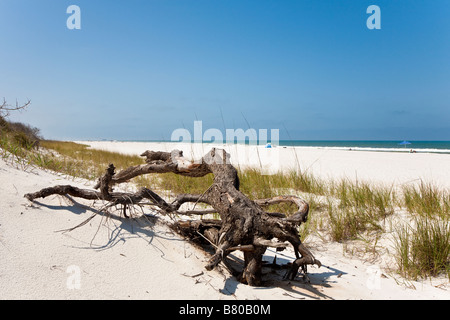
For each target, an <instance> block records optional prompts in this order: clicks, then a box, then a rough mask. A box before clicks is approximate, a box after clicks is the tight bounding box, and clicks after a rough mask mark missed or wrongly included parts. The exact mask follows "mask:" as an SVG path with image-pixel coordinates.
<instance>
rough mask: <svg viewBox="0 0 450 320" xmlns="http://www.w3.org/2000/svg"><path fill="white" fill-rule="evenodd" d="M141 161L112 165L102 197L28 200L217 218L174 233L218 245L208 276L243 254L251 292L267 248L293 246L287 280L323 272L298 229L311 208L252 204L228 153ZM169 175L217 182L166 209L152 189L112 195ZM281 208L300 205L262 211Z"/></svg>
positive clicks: (63, 189)
mask: <svg viewBox="0 0 450 320" xmlns="http://www.w3.org/2000/svg"><path fill="white" fill-rule="evenodd" d="M142 156H145V157H147V160H146V164H142V165H137V166H132V167H129V168H127V169H125V170H122V171H120V172H119V173H117V174H116V173H115V168H114V166H113V165H112V164H111V165H110V166H109V167H108V168H107V170H106V172H105V174H104V175H103V176H102V177H101V178H100V179H99V180H98V183H97V185H96V186H95V189H98V191H95V190H86V189H79V188H76V187H73V186H70V185H64V186H55V187H50V188H45V189H42V190H40V191H38V192H35V193H29V194H26V195H25V198H27V199H28V200H30V201H33V200H34V199H37V198H45V197H47V196H49V195H53V194H58V195H71V196H74V197H79V198H84V199H89V200H97V199H99V200H105V201H108V202H110V203H111V204H113V205H114V204H122V205H124V208H125V207H126V205H136V204H139V203H141V202H142V201H144V200H145V201H147V202H148V201H150V203H151V204H152V205H154V206H155V207H156V208H158V209H159V212H160V213H161V214H171V213H181V214H187V215H189V214H195V215H198V214H204V213H211V212H217V213H218V214H219V215H220V220H189V221H178V222H176V223H175V229H177V230H178V231H179V232H180V233H182V234H184V235H185V236H187V237H189V238H191V239H192V238H195V237H198V236H199V235H200V236H201V237H203V238H205V239H207V240H208V241H209V242H210V243H211V244H213V245H214V247H215V253H214V254H213V255H212V257H211V258H210V259H209V261H208V264H207V265H206V266H205V267H206V269H207V270H212V269H213V268H214V267H216V266H217V265H218V264H219V263H220V262H221V261H224V259H225V258H226V256H227V255H228V254H229V253H230V252H232V251H234V250H241V251H242V252H243V254H244V268H243V271H242V273H241V275H240V281H241V282H243V283H247V284H249V285H251V286H258V285H261V283H262V279H261V278H262V272H261V270H262V257H263V254H264V252H265V251H266V249H267V247H275V248H278V249H283V248H285V247H286V246H287V245H288V244H287V243H289V244H291V245H292V246H293V248H294V252H295V255H296V260H295V261H294V262H293V263H292V267H291V269H290V270H289V271H288V272H287V274H286V276H285V278H288V279H294V278H295V277H296V275H297V273H298V270H299V268H302V270H303V272H305V273H306V266H307V265H308V264H316V265H318V266H319V267H320V266H321V263H320V261H319V260H316V259H315V258H314V256H313V255H312V253H311V252H310V251H309V250H308V249H307V248H306V247H305V246H304V245H303V243H302V242H301V240H300V237H299V235H298V231H297V227H298V226H299V225H300V224H301V223H302V222H305V221H306V219H307V217H308V211H309V206H308V204H307V203H306V202H305V201H304V200H302V199H301V198H299V197H296V196H277V197H274V198H270V199H261V200H254V201H252V200H250V199H249V198H248V197H247V196H245V195H244V194H243V193H242V192H240V191H239V177H238V174H237V170H236V169H235V168H234V167H233V166H232V165H231V164H230V163H229V154H227V153H226V152H225V151H224V150H221V149H215V148H213V149H212V150H211V151H210V152H208V153H207V154H206V155H205V156H204V157H203V158H202V159H200V161H195V162H193V161H189V160H187V159H186V158H184V157H183V155H182V152H180V151H178V150H174V151H172V152H171V153H168V152H154V151H146V152H144V153H143V154H142ZM167 172H173V173H175V174H180V175H184V176H189V177H201V176H204V175H206V174H209V173H212V174H213V175H214V182H213V184H212V185H211V187H210V188H208V190H206V191H205V192H204V193H203V194H202V195H193V194H181V195H179V196H178V197H177V198H176V199H175V200H174V201H173V202H172V203H167V202H166V201H165V200H164V199H162V198H161V197H160V196H159V195H157V194H156V193H155V192H153V191H151V190H150V189H148V188H142V189H141V190H139V191H138V192H136V193H124V192H113V191H111V190H112V188H113V186H114V185H115V184H119V183H122V182H126V181H128V180H130V179H132V178H134V177H137V176H139V175H142V174H149V173H167ZM186 202H192V203H199V202H200V203H205V204H207V205H209V206H211V207H212V208H213V209H208V210H191V211H180V210H179V209H180V207H181V205H182V204H183V203H186ZM281 202H291V203H294V204H296V205H297V207H298V211H297V212H296V213H294V214H293V215H291V216H290V217H286V215H284V214H283V213H269V212H266V211H264V210H263V207H265V206H268V205H271V204H275V203H281ZM274 239H276V241H275V240H274ZM286 242H287V243H286Z"/></svg>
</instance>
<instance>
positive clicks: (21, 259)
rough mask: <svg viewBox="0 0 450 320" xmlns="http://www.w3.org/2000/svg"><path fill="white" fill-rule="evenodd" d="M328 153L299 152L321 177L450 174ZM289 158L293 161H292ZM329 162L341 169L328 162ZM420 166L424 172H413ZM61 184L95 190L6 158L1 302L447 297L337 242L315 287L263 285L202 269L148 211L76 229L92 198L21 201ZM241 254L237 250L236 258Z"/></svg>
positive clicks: (317, 248)
mask: <svg viewBox="0 0 450 320" xmlns="http://www.w3.org/2000/svg"><path fill="white" fill-rule="evenodd" d="M92 146H93V147H102V148H107V149H109V150H113V151H122V152H127V153H141V152H142V151H144V150H145V149H152V148H153V149H155V150H156V149H157V150H162V151H164V148H163V145H161V144H158V145H155V144H145V143H106V142H101V143H92ZM125 146H126V147H125ZM156 147H157V148H156ZM166 147H167V149H165V150H171V149H172V148H173V145H167V146H166ZM184 147H186V148H187V149H186V150H184V151H185V154H186V155H188V154H189V152H193V153H194V155H195V152H199V153H201V154H202V153H203V152H204V151H207V150H209V147H208V149H207V150H193V149H192V148H191V149H190V147H189V146H182V145H177V148H179V149H182V148H184ZM232 148H233V147H232ZM272 151H273V150H272ZM281 151H282V152H281V160H282V162H283V165H284V164H285V162H287V160H286V159H294V158H295V157H294V156H293V157H292V158H288V157H289V155H288V153H289V152H292V150H285V151H286V153H284V151H283V150H281ZM347 154H348V156H347ZM241 155H242V154H241ZM330 155H331V153H329V152H326V151H323V150H309V151H303V152H299V154H298V156H299V157H300V158H299V161H300V162H299V163H300V166H301V167H303V168H305V167H308V165H309V169H310V170H314V172H315V173H318V174H321V175H323V176H324V177H325V176H327V175H330V174H333V175H335V174H336V173H337V170H336V168H338V167H339V166H343V165H344V164H345V166H346V167H347V166H349V163H355V165H354V166H353V167H351V169H349V170H348V171H346V170H344V169H342V170H341V171H340V174H343V175H346V174H348V175H350V174H351V172H352V171H354V170H357V172H358V179H360V178H361V179H362V178H368V179H372V178H378V179H380V181H383V182H391V181H393V182H395V183H402V182H404V181H407V180H408V179H417V178H420V177H421V176H420V175H421V174H423V175H424V177H425V176H426V177H427V178H432V179H433V181H436V180H438V181H439V182H441V179H435V178H439V177H441V176H439V175H438V172H439V171H441V172H443V176H444V177H445V175H448V174H449V173H450V170H448V169H447V170H445V168H446V167H445V166H447V168H448V165H449V164H448V161H447V162H446V163H445V161H444V160H445V159H444V158H443V157H437V156H435V155H431V156H429V157H428V158H427V160H425V159H422V158H421V157H422V155H418V154H414V155H410V154H402V155H397V154H393V155H392V154H390V155H389V156H391V160H389V161H387V160H385V161H384V165H385V166H386V165H387V164H389V163H396V162H397V161H400V160H401V159H403V161H405V160H404V159H415V160H411V163H414V165H411V167H410V168H409V169H408V170H405V171H404V172H403V174H402V175H397V176H395V177H392V176H389V175H388V171H389V170H393V171H395V170H394V169H395V168H394V167H392V168H386V167H385V168H384V169H383V170H381V166H382V165H381V164H380V161H381V160H377V157H382V156H383V155H382V154H375V155H371V156H370V158H368V159H366V160H367V162H366V163H365V164H363V163H361V162H360V161H361V160H351V159H352V157H358V156H362V155H364V153H351V152H347V153H344V152H342V153H340V152H339V153H335V154H334V155H333V156H332V157H331V159H329V158H327V157H329V156H330ZM419 156H420V157H419ZM403 157H404V158H403ZM414 157H416V158H414ZM444 157H445V156H444ZM369 159H371V160H369ZM253 160H254V159H253ZM349 161H354V162H349ZM370 161H371V162H370ZM438 163H439V165H438ZM290 164H291V165H296V161H292V162H291V163H290ZM328 164H333V165H335V167H333V168H329V167H328ZM357 165H359V166H357ZM365 166H368V167H370V168H371V169H373V170H380V173H378V174H375V173H373V172H372V171H373V170H369V169H368V168H365ZM377 166H379V167H377ZM392 166H394V165H392ZM414 166H417V167H414ZM436 166H437V167H436ZM417 168H419V169H420V170H421V171H419V172H418V171H416V170H417ZM438 169H439V170H438ZM383 172H384V175H383V174H382V173H383ZM372 174H373V176H372ZM435 175H436V176H435ZM388 176H389V179H387V177H388ZM385 178H386V179H385ZM446 178H447V183H448V181H449V180H450V179H448V177H446ZM444 180H445V179H444ZM443 183H444V184H445V181H443ZM56 184H72V185H76V186H78V187H84V188H92V186H93V184H94V183H93V182H89V181H84V180H81V179H75V180H74V179H71V178H68V177H64V176H61V175H58V174H54V173H51V172H46V171H43V170H40V169H38V168H33V169H30V168H29V169H28V170H27V171H23V170H20V169H18V168H14V167H13V166H11V165H10V164H7V163H5V161H3V160H0V194H1V197H0V208H1V213H0V257H1V259H0V299H157V300H168V299H177V300H180V299H195V300H210V299H214V300H215V299H230V300H235V299H237V300H245V299H252V300H253V299H286V300H289V299H448V298H449V297H450V295H449V292H448V291H447V290H446V287H445V283H448V280H446V279H445V278H444V279H440V280H439V279H438V280H436V281H434V282H430V281H428V280H427V281H423V282H408V284H409V285H408V287H406V286H404V285H401V284H399V280H398V279H395V278H396V276H395V275H392V274H390V273H388V272H386V271H385V270H384V269H383V268H382V267H380V266H378V265H376V264H373V263H369V262H364V261H360V260H358V259H357V258H355V257H349V256H348V255H345V254H343V249H342V245H341V244H338V243H330V244H327V245H323V244H322V245H320V244H318V245H314V244H313V245H312V250H313V251H314V254H315V256H316V258H318V259H319V260H321V261H322V263H323V264H324V265H326V267H324V266H322V267H321V268H317V267H310V268H309V272H310V278H311V284H305V283H303V282H302V281H301V278H299V277H298V280H294V281H286V280H282V276H283V272H282V271H280V272H278V273H276V274H268V275H267V276H266V279H267V286H265V287H263V288H254V287H249V286H246V285H243V284H240V283H238V282H237V281H236V280H235V279H234V278H233V277H231V276H230V275H229V274H228V273H226V271H223V272H219V271H218V270H214V271H207V270H205V268H204V266H205V264H206V261H207V259H208V256H207V255H206V254H204V253H203V252H202V251H200V250H198V249H197V248H196V247H194V246H192V245H191V244H189V243H187V242H185V241H184V240H182V239H181V238H180V237H179V236H177V235H176V234H173V232H171V231H170V229H168V228H167V227H166V226H165V225H164V224H162V223H159V222H154V221H149V220H148V219H146V218H140V219H135V220H124V219H119V218H118V217H117V216H111V217H109V218H108V219H106V217H104V216H101V215H96V216H95V218H93V219H92V220H91V221H90V222H89V223H88V224H86V225H84V226H83V227H80V228H77V229H76V230H74V231H71V232H66V233H62V232H56V231H58V230H62V229H67V228H71V227H74V226H76V225H78V224H79V223H81V222H83V221H85V220H86V219H87V218H89V217H90V216H91V215H93V214H95V213H98V212H97V211H96V210H95V209H91V208H89V207H91V206H92V205H93V203H92V202H89V201H83V200H80V199H75V201H74V202H71V201H70V200H68V199H66V198H63V197H57V196H55V197H49V198H46V199H41V200H40V201H38V202H34V203H30V202H29V201H28V200H26V199H25V198H23V195H24V194H25V193H28V192H34V191H37V190H39V189H41V188H44V187H48V186H51V185H56ZM94 207H95V208H97V210H98V209H99V208H100V207H101V203H96V204H95V205H94ZM274 255H275V252H273V251H268V252H267V257H266V259H267V260H268V261H272V259H273V256H274ZM239 258H240V257H239V256H238V255H236V259H239ZM277 260H278V262H282V261H284V262H288V261H292V260H294V258H293V253H292V252H291V251H289V250H288V251H283V252H282V253H278V254H277ZM400 283H401V280H400ZM443 283H444V285H443V286H440V285H441V284H443ZM412 287H414V288H415V289H412Z"/></svg>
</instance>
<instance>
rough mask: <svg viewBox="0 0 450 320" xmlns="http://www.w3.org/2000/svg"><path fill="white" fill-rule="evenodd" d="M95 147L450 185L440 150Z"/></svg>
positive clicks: (447, 162)
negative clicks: (223, 156) (215, 151)
mask: <svg viewBox="0 0 450 320" xmlns="http://www.w3.org/2000/svg"><path fill="white" fill-rule="evenodd" d="M80 143H84V144H88V145H90V146H91V147H92V148H96V149H101V150H109V151H114V152H121V153H125V154H134V155H140V154H141V153H142V152H144V151H145V150H153V151H172V150H173V149H179V150H182V151H183V153H184V155H185V157H189V158H192V159H200V158H201V157H202V156H203V155H204V154H206V153H207V152H208V151H209V150H210V149H211V148H212V147H217V148H222V149H225V150H226V151H227V152H228V153H230V155H231V163H232V164H233V165H236V166H240V167H255V168H259V169H262V170H263V172H265V173H267V174H270V173H273V172H277V171H279V170H282V171H288V170H292V169H294V170H295V169H300V170H301V171H302V172H310V173H312V174H314V175H315V176H316V177H320V178H323V179H341V178H348V179H350V180H353V181H355V180H358V181H368V182H370V183H379V184H383V185H388V186H392V185H394V186H400V185H402V184H408V183H420V181H423V182H430V183H433V184H435V185H437V186H440V187H441V188H448V189H450V155H448V154H437V153H409V152H377V151H355V150H353V151H351V150H334V149H326V148H314V147H286V148H283V147H276V148H271V149H267V148H264V146H244V145H236V144H233V145H223V144H220V145H217V144H188V143H170V142H166V143H162V142H110V141H81V142H80Z"/></svg>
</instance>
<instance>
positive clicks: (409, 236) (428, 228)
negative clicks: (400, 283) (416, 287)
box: [395, 216, 450, 280]
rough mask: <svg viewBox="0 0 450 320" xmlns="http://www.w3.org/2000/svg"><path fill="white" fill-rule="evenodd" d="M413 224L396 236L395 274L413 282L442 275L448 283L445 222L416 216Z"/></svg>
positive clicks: (449, 239)
mask: <svg viewBox="0 0 450 320" xmlns="http://www.w3.org/2000/svg"><path fill="white" fill-rule="evenodd" d="M413 223H414V226H411V225H402V226H400V227H399V228H398V230H397V233H396V234H397V236H396V239H395V241H396V251H397V254H396V257H397V266H398V271H399V273H400V274H401V275H402V276H403V277H406V278H409V279H414V280H417V279H418V278H426V277H429V276H437V275H439V274H442V273H444V274H446V275H447V277H448V278H449V279H450V224H449V220H448V219H447V220H440V219H433V218H429V217H426V216H417V217H416V218H415V219H414V221H413Z"/></svg>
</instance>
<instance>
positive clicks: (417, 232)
mask: <svg viewBox="0 0 450 320" xmlns="http://www.w3.org/2000/svg"><path fill="white" fill-rule="evenodd" d="M40 145H41V146H42V147H43V148H45V149H44V150H45V151H43V150H41V151H40V152H37V151H36V150H34V149H33V148H32V147H31V146H26V147H25V148H24V147H23V146H20V145H19V144H18V143H17V142H14V140H11V139H8V138H6V137H4V136H3V137H0V147H1V148H2V149H3V150H8V152H9V153H10V154H11V153H12V154H13V156H14V157H15V158H16V159H25V160H21V161H23V163H26V164H27V165H28V164H30V165H31V164H33V165H38V166H40V167H42V168H45V169H50V170H54V171H57V172H62V173H64V174H67V175H70V176H74V177H81V178H86V179H90V180H94V179H97V178H98V177H100V176H101V175H102V174H103V173H104V170H105V169H106V167H107V166H108V164H109V163H113V164H114V165H115V166H116V168H117V170H118V171H119V170H121V169H124V168H127V167H129V166H132V165H138V164H142V163H143V158H141V157H139V156H130V155H124V154H120V153H114V152H109V151H102V150H95V149H90V148H89V147H88V146H87V145H83V144H77V143H74V142H62V141H41V142H40ZM2 152H3V154H4V153H5V152H6V151H2ZM239 178H240V190H241V191H242V192H243V193H244V194H246V195H247V196H249V197H250V198H251V199H261V198H269V197H273V196H276V195H280V194H299V195H301V196H303V197H305V198H306V200H307V201H308V202H309V203H310V218H309V219H308V222H307V223H306V224H303V225H302V226H301V227H300V228H299V233H300V235H301V237H302V239H305V238H307V237H308V235H310V234H313V233H317V232H319V229H320V230H321V231H322V232H325V233H326V234H327V235H328V236H329V237H330V239H331V240H333V241H338V242H345V241H349V240H355V239H360V238H364V237H365V235H366V234H367V233H378V234H380V233H383V232H385V230H384V227H383V223H382V222H383V221H384V220H385V219H386V218H387V217H389V216H391V215H393V214H394V213H395V210H396V207H402V208H405V210H406V211H407V212H408V213H409V214H410V215H411V217H413V223H412V224H410V225H402V226H398V227H397V230H396V231H397V233H396V236H395V241H396V251H397V252H396V257H397V262H398V270H399V272H400V273H401V274H402V275H404V276H406V277H409V278H417V277H424V276H434V275H436V274H438V273H447V274H448V275H449V252H450V244H449V240H450V236H449V234H450V233H449V203H450V198H449V194H448V192H446V191H443V190H440V189H439V188H437V187H435V186H433V185H430V184H425V183H422V184H421V185H419V186H404V187H403V189H402V190H401V192H398V193H396V192H395V191H394V188H393V187H392V186H390V187H382V186H376V185H372V184H369V183H365V182H352V181H349V180H347V179H340V180H336V181H330V180H328V181H325V180H322V179H318V178H317V177H314V176H313V175H311V174H309V173H304V172H299V171H296V170H291V171H289V172H286V173H282V172H279V173H276V174H273V175H263V174H262V173H261V172H260V171H259V170H257V169H245V170H239ZM134 182H135V183H136V185H137V186H138V187H141V186H146V187H149V188H151V189H154V190H170V192H172V193H174V194H179V193H193V194H202V193H203V192H205V191H206V190H207V189H208V188H209V187H210V186H211V184H212V182H213V176H212V175H211V174H209V175H206V176H204V177H201V178H195V179H194V178H190V177H184V176H180V175H176V174H172V173H168V174H152V175H146V176H140V177H137V178H135V179H134ZM268 210H269V211H278V212H284V213H286V214H288V215H289V214H290V213H293V212H295V211H296V208H295V206H293V205H286V204H280V205H275V206H271V207H270V208H268ZM449 276H450V275H449Z"/></svg>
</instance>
